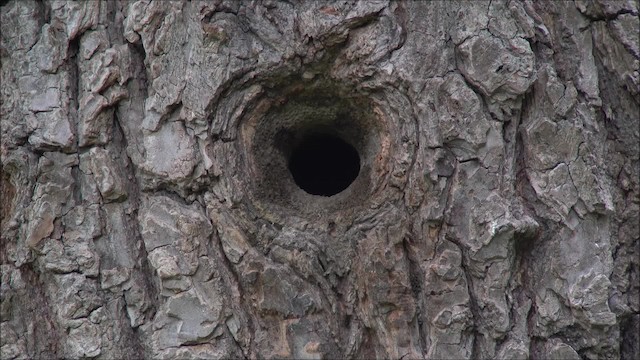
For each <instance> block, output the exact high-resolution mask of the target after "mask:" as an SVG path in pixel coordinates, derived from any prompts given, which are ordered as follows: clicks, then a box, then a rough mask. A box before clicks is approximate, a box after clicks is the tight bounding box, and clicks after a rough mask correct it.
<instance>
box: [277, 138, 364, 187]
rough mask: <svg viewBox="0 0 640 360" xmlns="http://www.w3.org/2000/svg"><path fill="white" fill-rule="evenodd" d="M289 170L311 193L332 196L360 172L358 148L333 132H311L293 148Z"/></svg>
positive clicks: (298, 183)
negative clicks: (331, 133)
mask: <svg viewBox="0 0 640 360" xmlns="http://www.w3.org/2000/svg"><path fill="white" fill-rule="evenodd" d="M289 171H290V172H291V175H292V176H293V179H294V181H295V182H296V184H297V185H298V186H299V187H300V188H301V189H302V190H304V191H306V192H307V193H309V194H312V195H321V196H333V195H335V194H338V193H340V192H342V191H343V190H345V189H346V188H348V187H349V185H351V183H352V182H353V181H354V180H355V179H356V178H357V177H358V174H359V173H360V155H359V154H358V151H357V150H356V149H355V148H354V147H353V146H351V145H350V144H348V143H347V142H345V141H344V140H342V139H340V138H339V137H337V136H334V135H330V134H309V135H307V136H306V137H304V138H302V139H301V141H300V143H299V144H298V145H297V146H296V147H294V148H293V150H292V152H291V156H290V158H289Z"/></svg>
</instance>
